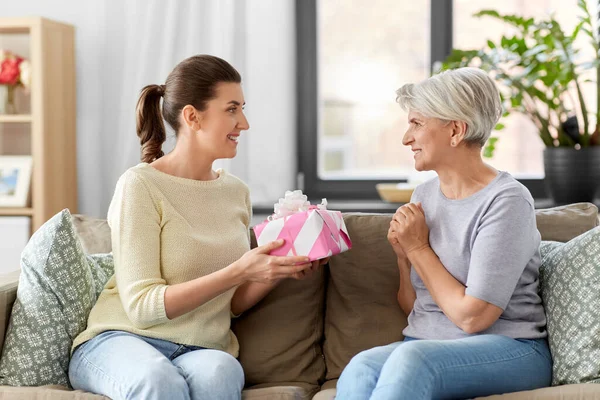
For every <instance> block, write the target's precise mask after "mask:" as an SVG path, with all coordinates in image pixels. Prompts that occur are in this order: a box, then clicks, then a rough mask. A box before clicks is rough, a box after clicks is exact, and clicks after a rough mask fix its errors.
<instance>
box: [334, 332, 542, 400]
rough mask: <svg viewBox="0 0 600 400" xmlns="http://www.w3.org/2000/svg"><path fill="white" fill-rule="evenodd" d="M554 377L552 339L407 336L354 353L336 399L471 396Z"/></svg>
mask: <svg viewBox="0 0 600 400" xmlns="http://www.w3.org/2000/svg"><path fill="white" fill-rule="evenodd" d="M551 380H552V357H551V355H550V349H549V348H548V343H547V341H546V339H536V340H532V339H511V338H509V337H507V336H500V335H477V336H471V337H468V338H465V339H457V340H417V339H413V338H406V339H405V340H404V342H397V343H392V344H390V345H387V346H382V347H375V348H373V349H370V350H365V351H363V352H361V353H359V354H357V355H356V356H354V358H352V360H351V361H350V363H349V364H348V365H347V366H346V368H345V369H344V371H343V372H342V375H341V376H340V379H339V381H338V383H337V395H336V399H340V400H352V399H360V400H367V399H371V400H380V399H410V400H421V399H423V400H425V399H427V400H429V399H468V398H473V397H478V396H488V395H492V394H499V393H509V392H518V391H521V390H532V389H537V388H541V387H546V386H549V385H550V382H551Z"/></svg>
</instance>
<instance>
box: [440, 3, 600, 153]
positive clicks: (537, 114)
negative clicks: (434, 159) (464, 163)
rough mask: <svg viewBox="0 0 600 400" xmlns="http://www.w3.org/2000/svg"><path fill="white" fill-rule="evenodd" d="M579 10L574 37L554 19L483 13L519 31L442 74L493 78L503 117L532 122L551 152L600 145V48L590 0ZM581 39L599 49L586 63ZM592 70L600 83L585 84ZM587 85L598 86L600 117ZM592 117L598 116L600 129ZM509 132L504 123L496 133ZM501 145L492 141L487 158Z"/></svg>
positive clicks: (464, 54) (459, 56)
mask: <svg viewBox="0 0 600 400" xmlns="http://www.w3.org/2000/svg"><path fill="white" fill-rule="evenodd" d="M577 5H578V7H579V9H580V12H581V15H580V16H579V23H578V24H577V25H576V26H575V28H574V30H573V31H572V32H570V33H565V31H564V30H563V29H562V27H561V26H560V24H559V23H558V21H556V20H555V19H554V17H552V16H548V17H546V18H542V19H537V20H536V19H534V18H524V17H521V16H518V15H501V14H500V13H498V12H497V11H494V10H482V11H480V12H478V13H476V14H475V15H474V16H475V17H478V18H481V17H487V18H494V19H497V20H500V21H502V22H504V23H506V24H509V25H511V26H512V27H513V28H515V33H514V34H512V35H505V36H502V37H501V39H500V40H499V41H497V42H494V41H491V40H488V41H487V44H486V46H484V47H483V48H482V49H474V50H460V49H453V50H452V53H451V54H450V55H449V56H448V58H447V59H446V60H445V61H444V62H443V63H442V65H441V68H440V70H446V69H453V68H459V67H466V66H475V67H479V68H481V69H483V70H485V71H487V72H489V74H490V76H492V78H494V79H495V80H496V82H497V83H498V86H499V90H500V97H501V100H502V105H503V110H504V113H503V116H507V115H509V114H511V113H514V112H517V113H521V114H523V115H525V116H527V117H528V118H529V119H530V120H531V121H533V123H534V124H535V126H536V127H537V129H538V131H539V135H540V138H541V139H542V141H543V142H544V144H545V145H546V146H547V147H558V146H566V147H588V146H594V145H600V133H599V131H600V126H599V125H598V122H599V121H600V87H599V82H600V45H599V43H598V41H597V40H596V38H595V35H594V27H593V24H592V16H591V14H590V11H589V10H588V8H587V5H586V3H585V0H578V4H577ZM580 34H585V35H587V36H588V37H589V41H590V43H591V46H593V50H594V55H595V57H594V58H593V59H591V60H580V58H581V57H580V54H579V53H580V49H578V48H576V47H575V45H574V44H575V39H577V37H578V36H579V35H580ZM591 69H595V72H596V80H595V81H593V80H586V79H584V78H583V75H584V73H585V71H588V70H591ZM584 84H593V85H595V89H596V97H597V100H598V101H597V106H596V111H595V113H594V112H593V111H590V110H589V109H588V106H587V104H586V102H585V98H584V96H583V92H582V86H583V85H584ZM590 116H595V122H596V123H595V126H591V125H592V124H591V123H590ZM580 120H581V122H582V124H579V121H580ZM503 128H504V125H503V124H501V123H499V124H498V125H497V126H496V130H501V129H503ZM496 141H497V138H496V137H492V138H490V140H489V141H488V143H487V145H486V148H485V149H484V155H485V156H487V157H491V156H492V155H493V152H494V148H495V144H496Z"/></svg>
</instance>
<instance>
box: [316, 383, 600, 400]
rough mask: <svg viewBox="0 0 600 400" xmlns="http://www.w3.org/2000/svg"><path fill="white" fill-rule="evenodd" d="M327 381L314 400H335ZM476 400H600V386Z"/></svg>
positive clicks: (585, 386) (512, 394)
mask: <svg viewBox="0 0 600 400" xmlns="http://www.w3.org/2000/svg"><path fill="white" fill-rule="evenodd" d="M329 382H331V383H330V384H329ZM336 382H337V381H327V382H325V384H324V385H323V387H322V388H321V391H320V392H318V393H317V394H316V395H315V397H313V399H312V400H333V399H334V398H335V393H336V390H335V383H336ZM475 400H600V385H585V384H579V385H564V386H557V387H552V388H543V389H536V390H527V391H523V392H515V393H505V394H497V395H493V396H486V397H477V398H476V399H475Z"/></svg>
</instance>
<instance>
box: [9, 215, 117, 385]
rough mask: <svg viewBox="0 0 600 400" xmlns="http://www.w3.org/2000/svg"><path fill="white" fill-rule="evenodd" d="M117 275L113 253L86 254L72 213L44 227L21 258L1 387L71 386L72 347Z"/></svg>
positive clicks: (35, 234)
mask: <svg viewBox="0 0 600 400" xmlns="http://www.w3.org/2000/svg"><path fill="white" fill-rule="evenodd" d="M112 274H113V263H112V255H110V254H99V255H93V256H88V255H86V254H85V253H84V251H83V248H82V247H81V244H80V242H79V239H78V237H77V234H76V233H75V229H74V227H73V224H72V222H71V214H70V213H69V211H68V210H63V211H61V212H60V213H58V214H57V215H55V216H54V217H52V218H51V219H50V220H49V221H48V222H46V223H45V224H44V225H43V226H42V227H40V229H39V230H38V231H37V232H35V233H34V234H33V236H32V237H31V239H30V241H29V243H28V244H27V246H26V247H25V249H24V250H23V253H22V255H21V276H20V278H19V286H18V289H17V299H16V301H15V304H14V306H13V310H12V314H11V317H10V324H9V326H8V330H7V334H6V341H5V344H4V350H3V353H2V358H1V359H0V384H1V385H10V386H41V385H51V384H56V385H63V386H68V385H69V381H68V366H69V357H70V351H71V344H72V342H73V339H74V338H75V337H76V336H77V335H78V334H79V333H80V332H81V331H82V330H83V329H85V326H86V323H87V318H88V314H89V312H90V310H91V309H92V306H93V305H94V303H95V302H96V299H97V298H98V295H99V294H100V292H101V291H102V289H103V288H104V284H105V283H106V282H107V281H108V279H109V278H110V276H111V275H112Z"/></svg>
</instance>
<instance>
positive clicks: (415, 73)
mask: <svg viewBox="0 0 600 400" xmlns="http://www.w3.org/2000/svg"><path fill="white" fill-rule="evenodd" d="M362 1H364V2H365V4H364V5H363V7H359V6H357V4H356V2H348V1H345V0H297V3H296V4H297V33H298V34H297V48H298V106H299V109H298V151H299V157H298V171H299V177H300V178H301V179H302V180H303V182H301V183H300V185H301V186H303V187H304V191H305V192H306V193H307V194H308V195H309V196H310V197H311V198H319V197H329V198H353V199H377V198H379V197H378V195H377V192H376V190H375V184H376V183H379V182H403V181H406V179H407V178H408V177H410V176H411V175H412V174H414V173H415V171H414V167H413V165H414V164H413V157H412V153H411V152H410V150H409V149H408V148H406V147H405V146H403V145H402V143H401V140H402V136H403V134H404V131H405V129H406V126H407V121H406V113H405V112H403V111H402V110H401V109H400V107H399V106H398V105H397V104H396V102H395V93H394V91H395V89H397V88H399V87H400V86H402V84H404V83H408V82H417V81H420V80H422V79H425V78H426V77H428V76H429V75H430V71H431V65H432V64H433V63H434V62H435V61H438V60H443V59H444V58H445V57H446V55H447V54H448V53H449V52H450V50H451V48H452V47H453V45H454V46H455V47H458V48H471V47H477V46H481V45H482V44H483V43H485V41H486V40H487V39H492V40H496V39H497V38H498V37H499V36H500V35H501V34H503V33H506V31H507V27H506V26H505V25H503V24H501V23H495V21H491V20H489V19H477V18H474V17H472V14H473V13H474V12H476V11H479V10H481V9H485V8H493V9H496V10H498V11H500V12H501V13H519V14H525V15H532V16H533V15H543V14H547V13H549V12H552V11H555V15H556V18H557V19H558V20H559V21H560V22H561V23H562V24H563V27H565V28H567V29H569V30H570V29H571V28H572V27H573V26H574V25H575V24H576V23H577V15H578V9H577V7H576V0H568V1H565V0H562V1H561V0H538V1H536V2H535V5H533V4H532V2H527V1H524V0H505V1H503V2H502V3H498V2H497V1H494V0H454V1H452V0H435V1H431V0H413V1H400V0H368V2H367V1H366V0H362ZM432 5H433V6H432ZM367 8H368V12H366V11H365V10H366V9H367ZM591 9H592V10H594V9H595V8H591ZM482 32H484V33H485V34H482ZM580 39H582V40H585V39H584V38H583V35H582V36H581V37H580ZM453 43H454V44H453ZM580 47H582V48H587V47H590V46H588V45H585V44H583V45H582V46H580ZM592 93H593V92H590V96H589V97H590V99H592V97H593V96H592ZM588 104H589V105H588V107H594V106H595V105H592V104H591V102H588ZM503 123H504V124H505V126H506V128H505V129H504V130H503V131H502V132H500V133H498V134H497V135H498V136H499V137H500V140H499V141H498V143H497V146H496V152H495V156H494V158H493V159H491V160H489V161H488V162H490V163H491V164H492V165H494V166H495V167H496V168H499V169H501V170H506V171H508V172H510V173H512V174H513V175H514V176H515V177H517V178H519V179H520V180H521V181H522V182H523V183H524V184H525V185H526V186H528V187H529V189H530V190H531V192H532V194H533V195H534V196H535V197H546V196H545V191H544V187H543V180H542V178H543V161H542V149H543V144H542V142H541V140H540V139H539V137H538V136H537V133H536V131H535V127H534V126H533V125H532V124H531V123H530V122H529V121H528V120H527V119H526V118H525V117H522V116H511V117H509V118H507V119H506V120H505V121H503Z"/></svg>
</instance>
